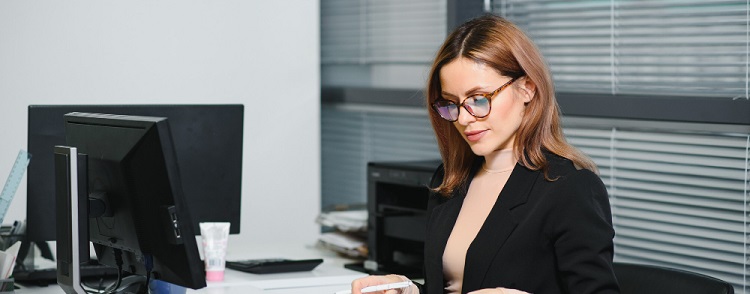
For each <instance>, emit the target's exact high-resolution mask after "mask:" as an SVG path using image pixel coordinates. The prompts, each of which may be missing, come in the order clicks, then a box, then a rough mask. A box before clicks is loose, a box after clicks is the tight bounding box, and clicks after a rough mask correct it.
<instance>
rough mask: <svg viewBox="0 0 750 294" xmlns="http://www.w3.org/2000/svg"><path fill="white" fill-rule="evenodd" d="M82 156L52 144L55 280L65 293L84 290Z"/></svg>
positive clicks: (84, 178) (85, 250) (85, 252)
mask: <svg viewBox="0 0 750 294" xmlns="http://www.w3.org/2000/svg"><path fill="white" fill-rule="evenodd" d="M86 160H87V158H86V155H79V154H78V149H77V148H75V147H66V146H55V197H56V201H57V208H56V209H57V283H58V284H59V285H60V287H61V288H62V289H63V291H65V293H68V294H73V293H79V294H85V293H86V291H85V290H84V289H83V286H82V284H81V263H82V262H85V261H88V257H89V246H88V244H89V243H88V193H87V191H86V190H87V187H88V184H87V174H86V166H87V163H86Z"/></svg>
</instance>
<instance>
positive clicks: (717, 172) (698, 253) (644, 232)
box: [565, 126, 750, 293]
mask: <svg viewBox="0 0 750 294" xmlns="http://www.w3.org/2000/svg"><path fill="white" fill-rule="evenodd" d="M565 134H566V137H567V138H568V140H569V141H570V142H571V144H573V145H575V146H577V147H578V148H580V149H581V150H583V151H584V152H585V153H587V154H589V155H590V156H591V157H592V158H593V159H594V161H595V162H596V163H597V165H598V166H600V167H601V176H602V179H603V180H604V181H605V184H606V185H607V187H608V189H609V193H610V201H611V204H612V210H613V217H614V224H615V231H616V237H615V260H617V261H623V262H636V263H648V264H655V265H662V266H668V267H674V268H681V269H686V270H690V271H694V272H699V273H703V274H706V275H710V276H713V277H717V278H720V279H723V280H725V281H728V282H730V283H732V284H734V285H735V289H736V291H737V292H738V293H746V292H747V291H746V287H747V286H748V281H747V273H748V272H747V270H748V269H747V265H748V263H747V258H748V256H747V253H748V252H747V249H748V247H747V244H746V240H747V238H748V237H750V236H749V235H748V231H747V228H748V225H749V223H748V218H747V217H748V211H747V208H748V205H750V202H748V198H747V195H748V194H747V193H748V191H747V189H748V166H747V164H748V144H750V133H742V134H731V133H727V134H700V133H685V132H657V131H647V130H640V129H628V128H612V129H608V130H604V129H586V128H584V127H580V126H576V127H570V128H566V129H565Z"/></svg>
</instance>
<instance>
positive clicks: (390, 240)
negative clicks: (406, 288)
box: [364, 159, 441, 278]
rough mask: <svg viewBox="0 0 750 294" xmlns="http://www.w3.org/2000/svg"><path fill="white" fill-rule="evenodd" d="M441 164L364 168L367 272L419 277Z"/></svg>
mask: <svg viewBox="0 0 750 294" xmlns="http://www.w3.org/2000/svg"><path fill="white" fill-rule="evenodd" d="M440 164H441V161H440V160H439V159H438V160H425V161H407V162H370V163H368V165H367V211H368V224H367V245H368V250H369V253H368V260H367V261H365V262H364V268H365V269H366V271H367V272H370V273H373V274H387V273H393V274H401V275H405V276H407V277H409V278H422V275H423V270H422V267H423V264H424V241H425V234H426V232H425V231H426V225H427V199H428V197H429V193H430V191H429V188H428V186H429V184H430V180H431V179H432V175H433V173H434V172H435V170H436V169H437V168H438V166H439V165H440Z"/></svg>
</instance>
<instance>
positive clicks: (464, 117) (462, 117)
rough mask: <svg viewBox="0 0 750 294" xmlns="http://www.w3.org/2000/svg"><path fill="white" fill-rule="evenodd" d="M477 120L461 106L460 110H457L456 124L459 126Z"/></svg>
mask: <svg viewBox="0 0 750 294" xmlns="http://www.w3.org/2000/svg"><path fill="white" fill-rule="evenodd" d="M476 120H477V118H476V117H474V116H473V115H471V113H469V111H468V110H466V107H463V106H461V108H460V109H459V110H458V120H457V122H458V123H459V124H461V125H464V126H465V125H468V124H469V123H470V122H473V121H476Z"/></svg>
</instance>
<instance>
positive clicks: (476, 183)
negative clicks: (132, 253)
mask: <svg viewBox="0 0 750 294" xmlns="http://www.w3.org/2000/svg"><path fill="white" fill-rule="evenodd" d="M514 165H515V162H513V163H512V165H511V167H510V168H506V169H498V170H491V171H490V172H488V171H486V170H484V169H483V170H480V171H479V172H477V174H476V176H474V179H473V180H472V181H471V184H470V185H469V191H468V192H467V193H466V198H465V199H464V203H463V205H462V206H461V211H460V212H459V214H458V218H457V219H456V224H455V225H454V226H453V230H452V231H451V235H450V237H449V238H448V243H447V244H446V246H445V251H444V252H443V275H444V277H445V281H446V283H447V284H446V287H445V293H446V294H453V293H461V288H462V286H463V280H464V266H465V263H466V251H467V250H468V249H469V245H471V242H472V241H474V238H475V237H476V236H477V233H478V232H479V229H480V228H481V227H482V225H483V224H484V221H485V220H486V219H487V216H488V215H489V214H490V210H492V207H493V206H494V205H495V202H496V201H497V200H498V199H497V198H498V196H499V194H500V191H502V189H503V186H505V183H506V182H507V181H508V178H509V177H510V174H511V170H512V166H514ZM501 201H502V200H501Z"/></svg>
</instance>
